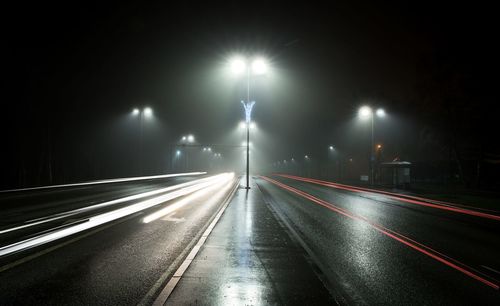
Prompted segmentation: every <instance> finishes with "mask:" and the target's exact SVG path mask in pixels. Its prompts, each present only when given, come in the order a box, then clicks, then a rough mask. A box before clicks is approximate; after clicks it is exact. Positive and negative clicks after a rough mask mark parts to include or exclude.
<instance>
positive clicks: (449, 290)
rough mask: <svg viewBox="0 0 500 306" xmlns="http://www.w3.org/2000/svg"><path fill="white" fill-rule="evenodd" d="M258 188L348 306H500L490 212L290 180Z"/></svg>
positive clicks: (499, 253)
mask: <svg viewBox="0 0 500 306" xmlns="http://www.w3.org/2000/svg"><path fill="white" fill-rule="evenodd" d="M258 184H259V186H260V188H261V190H262V191H263V192H264V194H265V195H266V197H267V200H268V202H269V204H270V205H272V207H273V208H274V209H275V210H276V211H277V212H278V214H279V215H280V216H281V218H283V219H284V220H285V221H286V223H287V224H288V226H289V227H291V228H292V230H293V231H294V232H295V233H296V234H297V235H298V236H299V238H300V239H301V240H302V241H303V243H304V244H305V246H306V247H307V248H308V249H309V251H310V252H311V253H312V255H313V256H314V257H315V259H316V261H317V263H318V265H320V267H321V269H322V272H323V273H325V274H326V275H327V276H328V278H329V279H330V281H331V283H333V284H335V285H334V286H336V288H335V289H336V290H337V291H338V292H340V293H339V294H341V295H343V296H344V297H346V299H347V300H348V301H349V303H352V304H366V305H410V304H411V305H438V304H446V305H499V304H500V294H499V290H498V289H499V284H500V282H499V281H498V280H499V279H500V272H499V271H500V227H499V222H500V221H499V220H500V218H499V217H498V213H497V212H492V211H475V210H472V209H471V208H468V207H463V206H457V207H454V206H451V205H450V204H444V203H425V202H422V201H419V200H416V199H405V198H401V199H398V198H397V197H396V196H393V195H389V194H376V193H370V192H364V191H359V190H358V191H357V190H355V189H352V190H350V189H349V188H345V187H344V186H335V185H328V184H325V183H323V184H320V183H318V181H309V180H307V181H305V180H303V179H301V178H297V177H285V176H278V175H276V176H269V177H261V178H260V179H259V180H258ZM339 187H340V188H339ZM427 204H428V205H427ZM476 213H477V214H476Z"/></svg>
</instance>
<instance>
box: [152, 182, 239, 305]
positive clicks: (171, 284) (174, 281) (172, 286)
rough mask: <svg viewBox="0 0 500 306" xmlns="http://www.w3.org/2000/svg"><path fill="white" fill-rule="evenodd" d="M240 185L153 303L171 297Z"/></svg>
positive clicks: (163, 302) (235, 187)
mask: <svg viewBox="0 0 500 306" xmlns="http://www.w3.org/2000/svg"><path fill="white" fill-rule="evenodd" d="M237 187H238V184H234V186H233V188H232V189H231V191H230V193H229V195H228V196H227V197H226V198H225V199H224V202H223V203H224V204H223V206H222V207H221V209H220V210H219V211H218V212H217V214H216V216H215V218H214V219H213V220H212V222H211V223H210V225H209V226H208V227H207V229H206V230H205V231H204V232H203V235H202V236H201V237H200V238H199V240H198V242H197V243H196V244H195V246H194V247H192V249H191V251H190V252H189V254H188V255H187V257H186V258H185V259H184V261H183V262H182V263H181V265H180V266H179V268H178V269H177V270H176V271H175V273H174V274H173V276H172V277H171V278H170V280H169V281H168V283H167V284H166V285H165V287H164V288H163V289H162V290H161V292H160V293H159V295H158V296H157V297H156V299H155V301H154V302H153V305H155V306H159V305H163V304H165V302H166V301H167V299H168V298H169V296H170V294H171V293H172V292H173V291H174V289H175V287H176V286H177V283H178V282H179V281H180V279H181V278H182V276H183V275H184V272H186V270H187V269H188V267H189V265H190V264H191V262H192V261H193V260H194V258H195V257H196V255H197V254H198V252H199V250H200V249H201V247H202V246H203V244H204V243H205V241H206V240H207V238H208V236H209V235H210V233H211V232H212V230H213V229H214V227H215V225H216V224H217V222H218V221H219V219H220V218H221V216H222V214H223V213H224V211H225V210H226V208H227V206H228V205H229V203H230V202H231V199H232V197H233V195H234V193H235V192H236V190H237Z"/></svg>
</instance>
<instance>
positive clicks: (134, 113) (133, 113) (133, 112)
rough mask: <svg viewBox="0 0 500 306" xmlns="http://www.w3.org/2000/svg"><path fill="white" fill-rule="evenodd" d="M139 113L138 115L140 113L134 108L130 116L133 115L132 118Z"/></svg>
mask: <svg viewBox="0 0 500 306" xmlns="http://www.w3.org/2000/svg"><path fill="white" fill-rule="evenodd" d="M139 113H140V111H139V109H138V108H134V109H133V110H132V115H134V116H137V115H139Z"/></svg>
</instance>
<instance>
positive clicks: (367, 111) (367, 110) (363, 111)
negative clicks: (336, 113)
mask: <svg viewBox="0 0 500 306" xmlns="http://www.w3.org/2000/svg"><path fill="white" fill-rule="evenodd" d="M358 114H359V117H361V118H362V119H366V118H369V117H370V116H371V115H372V109H371V107H369V106H362V107H361V108H360V109H359V112H358Z"/></svg>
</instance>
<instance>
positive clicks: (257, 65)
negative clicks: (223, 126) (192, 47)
mask: <svg viewBox="0 0 500 306" xmlns="http://www.w3.org/2000/svg"><path fill="white" fill-rule="evenodd" d="M249 63H250V62H249V61H248V60H245V59H244V58H241V57H236V58H233V59H232V60H231V62H230V66H231V70H232V72H233V73H234V74H242V73H245V74H246V81H247V90H246V91H247V100H246V101H241V104H243V108H244V110H245V123H246V129H247V143H246V149H247V150H246V151H247V152H246V155H247V161H246V183H247V184H246V187H245V188H246V189H250V174H249V173H250V123H251V120H252V109H253V107H254V105H255V101H250V76H251V75H265V74H266V73H267V70H268V65H267V63H266V61H265V60H264V59H262V58H256V59H254V60H253V61H251V64H250V65H249Z"/></svg>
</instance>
